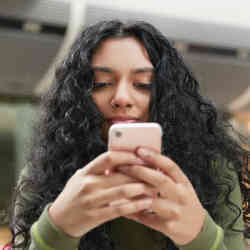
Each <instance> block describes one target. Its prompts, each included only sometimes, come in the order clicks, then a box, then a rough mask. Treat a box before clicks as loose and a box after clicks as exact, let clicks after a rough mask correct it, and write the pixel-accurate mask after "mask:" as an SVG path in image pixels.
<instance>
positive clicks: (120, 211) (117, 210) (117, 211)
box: [114, 206, 124, 216]
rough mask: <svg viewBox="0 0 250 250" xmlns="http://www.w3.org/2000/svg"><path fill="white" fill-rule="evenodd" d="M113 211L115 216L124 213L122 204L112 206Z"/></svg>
mask: <svg viewBox="0 0 250 250" xmlns="http://www.w3.org/2000/svg"><path fill="white" fill-rule="evenodd" d="M114 213H115V214H116V215H117V216H122V215H123V213H124V209H123V207H122V206H117V207H114Z"/></svg>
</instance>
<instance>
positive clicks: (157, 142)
mask: <svg viewBox="0 0 250 250" xmlns="http://www.w3.org/2000/svg"><path fill="white" fill-rule="evenodd" d="M161 144H162V128H161V126H160V125H159V124H158V123H152V122H146V123H118V124H114V125H112V126H111V127H110V129H109V140H108V148H109V150H126V151H135V150H136V148H137V147H139V146H146V147H150V148H152V149H154V150H155V151H157V152H161Z"/></svg>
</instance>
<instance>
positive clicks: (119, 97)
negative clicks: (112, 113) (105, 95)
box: [111, 81, 133, 108]
mask: <svg viewBox="0 0 250 250" xmlns="http://www.w3.org/2000/svg"><path fill="white" fill-rule="evenodd" d="M130 88H131V87H130V86H129V82H127V81H121V82H119V83H118V84H117V86H116V88H115V91H114V94H113V97H112V101H111V103H112V106H113V107H115V108H131V107H132V106H133V98H132V95H131V89H130Z"/></svg>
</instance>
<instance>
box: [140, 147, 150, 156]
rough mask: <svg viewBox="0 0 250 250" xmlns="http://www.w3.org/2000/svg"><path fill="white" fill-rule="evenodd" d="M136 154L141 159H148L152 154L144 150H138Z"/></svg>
mask: <svg viewBox="0 0 250 250" xmlns="http://www.w3.org/2000/svg"><path fill="white" fill-rule="evenodd" d="M137 153H138V155H139V156H141V157H148V156H150V155H151V154H152V152H151V151H149V150H148V149H145V148H139V149H138V151H137Z"/></svg>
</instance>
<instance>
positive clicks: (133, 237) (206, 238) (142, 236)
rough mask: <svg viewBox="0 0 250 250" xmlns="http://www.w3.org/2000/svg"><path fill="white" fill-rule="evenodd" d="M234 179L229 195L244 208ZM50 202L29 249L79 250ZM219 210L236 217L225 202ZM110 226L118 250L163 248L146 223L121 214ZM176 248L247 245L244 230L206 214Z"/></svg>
mask: <svg viewBox="0 0 250 250" xmlns="http://www.w3.org/2000/svg"><path fill="white" fill-rule="evenodd" d="M24 175H25V174H24ZM235 180H236V182H237V185H236V188H235V189H234V191H233V192H232V193H231V194H230V200H231V201H233V202H234V203H235V204H237V205H238V206H239V207H242V199H241V192H240V186H239V183H238V181H237V178H236V176H235ZM49 205H50V204H48V205H47V206H46V207H45V209H44V211H43V213H42V214H41V216H40V218H39V219H38V220H37V221H36V222H35V223H34V224H33V225H32V227H31V230H30V233H31V244H30V246H29V248H28V250H76V249H77V248H78V244H79V241H80V238H72V237H71V236H69V235H67V234H66V233H64V232H63V231H62V230H61V229H60V228H58V227H57V226H56V225H54V224H53V222H52V220H51V219H50V217H49V215H48V208H49ZM218 211H219V213H220V215H221V218H222V219H223V221H224V222H226V223H227V222H228V224H229V223H230V222H231V221H232V218H234V217H235V214H234V213H233V212H232V211H231V210H230V209H229V208H228V207H227V206H226V205H222V206H221V207H218ZM232 216H233V217H232ZM224 225H225V224H224ZM225 228H227V227H225ZM234 228H235V229H241V230H242V229H243V228H244V223H243V219H242V216H241V217H240V218H239V219H238V220H237V222H236V224H235V225H234ZM111 229H112V236H113V237H112V238H113V239H115V240H117V241H119V243H120V244H119V245H118V247H117V249H116V250H159V249H160V247H159V246H157V245H156V244H155V241H154V240H153V239H152V235H151V234H150V232H149V231H148V230H147V229H146V226H144V225H142V224H140V223H137V222H135V221H132V220H128V219H126V218H124V217H120V218H117V219H115V220H113V221H112V224H111ZM156 234H158V238H162V237H165V236H164V235H163V234H162V233H160V232H159V233H158V232H156ZM177 247H178V248H179V249H180V250H245V248H246V244H245V241H244V238H243V233H241V232H234V231H232V230H230V229H224V230H223V229H222V227H221V226H219V225H218V224H217V223H216V222H215V221H214V220H213V219H212V218H211V216H210V215H209V214H208V213H207V214H206V219H205V224H204V226H203V229H202V231H201V232H200V233H199V235H198V236H197V237H196V239H194V240H193V241H192V242H190V243H189V244H187V245H185V246H177ZM86 250H91V249H86ZM107 250H108V249H107Z"/></svg>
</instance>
